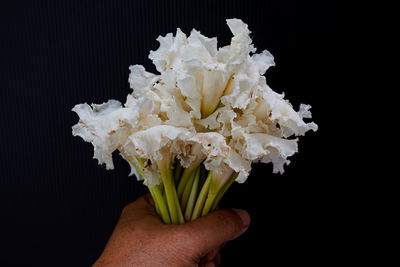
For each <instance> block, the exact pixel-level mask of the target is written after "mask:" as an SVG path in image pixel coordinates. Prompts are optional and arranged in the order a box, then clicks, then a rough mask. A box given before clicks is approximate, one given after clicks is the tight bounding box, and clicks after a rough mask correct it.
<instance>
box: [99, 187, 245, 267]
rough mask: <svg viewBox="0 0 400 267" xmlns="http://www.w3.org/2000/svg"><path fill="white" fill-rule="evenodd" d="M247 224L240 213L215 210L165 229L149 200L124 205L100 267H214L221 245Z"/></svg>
mask: <svg viewBox="0 0 400 267" xmlns="http://www.w3.org/2000/svg"><path fill="white" fill-rule="evenodd" d="M249 223H250V217H249V215H248V213H247V212H246V211H244V210H237V209H229V210H217V211H215V212H213V213H210V214H208V215H206V216H204V217H201V218H199V219H197V220H195V221H193V222H190V223H186V224H184V225H166V224H164V223H162V222H161V221H160V219H159V217H158V215H157V213H156V212H155V211H154V202H153V200H152V198H151V196H150V195H149V194H148V195H145V196H143V197H141V198H139V199H138V200H136V201H135V202H133V203H131V204H129V205H127V206H126V207H125V208H124V209H123V211H122V214H121V217H120V219H119V221H118V223H117V225H116V227H115V229H114V232H113V233H112V235H111V237H110V239H109V241H108V243H107V245H106V247H105V249H104V251H103V253H102V255H101V256H100V258H99V259H98V260H97V261H96V262H95V263H94V265H93V266H94V267H100V266H121V267H122V266H218V265H219V263H220V260H221V256H220V253H219V252H220V249H221V248H222V246H223V245H224V244H225V242H227V241H229V240H232V239H235V238H236V237H238V236H240V235H241V234H243V233H244V232H245V231H246V230H247V228H248V226H249Z"/></svg>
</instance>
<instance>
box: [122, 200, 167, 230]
mask: <svg viewBox="0 0 400 267" xmlns="http://www.w3.org/2000/svg"><path fill="white" fill-rule="evenodd" d="M148 219H150V220H151V221H155V222H157V223H161V220H160V218H159V216H158V215H157V213H156V211H155V208H154V201H153V199H152V197H151V195H150V194H146V195H144V196H142V197H140V198H138V199H137V200H136V201H134V202H132V203H130V204H128V205H126V206H125V207H124V209H123V210H122V213H121V217H120V222H121V221H123V222H129V223H130V224H132V223H133V222H134V221H146V220H148Z"/></svg>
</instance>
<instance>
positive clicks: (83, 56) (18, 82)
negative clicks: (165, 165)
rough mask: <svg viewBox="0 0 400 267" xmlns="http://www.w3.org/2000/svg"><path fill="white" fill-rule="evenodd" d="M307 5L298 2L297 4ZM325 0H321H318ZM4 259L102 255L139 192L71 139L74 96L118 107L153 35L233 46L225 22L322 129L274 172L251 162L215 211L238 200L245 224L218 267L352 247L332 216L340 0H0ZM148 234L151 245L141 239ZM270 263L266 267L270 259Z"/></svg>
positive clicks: (315, 256)
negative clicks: (241, 26) (240, 29)
mask: <svg viewBox="0 0 400 267" xmlns="http://www.w3.org/2000/svg"><path fill="white" fill-rule="evenodd" d="M303 2H307V3H303ZM320 2H322V3H320ZM0 5H1V13H0V15H1V16H0V19H1V43H0V46H1V47H0V51H1V63H0V64H1V65H0V66H1V68H0V85H1V88H0V99H1V113H0V119H1V121H0V125H1V131H0V134H1V138H0V140H1V141H2V143H1V145H0V147H1V154H0V156H1V161H0V167H1V174H0V175H1V179H0V208H1V209H0V224H1V227H0V236H1V243H2V246H3V248H2V249H1V250H0V251H1V252H0V255H1V257H0V265H1V266H13V265H16V266H89V265H91V264H92V263H93V262H94V261H95V260H96V259H97V257H98V256H99V255H100V253H101V252H102V249H103V248H104V245H105V243H106V242H107V240H108V237H109V236H110V234H111V231H112V229H113V227H114V225H115V223H116V221H117V219H118V216H119V214H120V211H121V209H122V208H123V206H124V205H126V204H127V203H129V202H132V201H134V200H135V199H136V198H137V197H139V196H140V195H142V194H144V193H145V192H146V188H145V187H144V186H143V185H142V184H141V183H140V182H137V181H136V180H135V178H133V177H128V173H129V166H128V164H126V162H125V161H124V160H122V159H121V158H120V157H119V156H118V155H117V154H115V157H114V162H115V170H112V171H106V170H105V168H104V167H103V166H99V165H98V164H97V160H94V159H92V156H93V147H92V145H91V144H89V143H85V142H84V141H83V140H82V139H81V138H78V137H73V136H72V134H71V126H72V125H74V124H75V123H76V122H77V120H78V117H77V115H76V114H75V113H73V112H71V108H72V107H73V106H74V105H75V104H78V103H84V102H88V103H102V102H105V101H107V100H108V99H117V100H120V101H121V102H124V101H125V99H126V95H127V94H128V93H130V92H131V90H130V89H129V85H128V82H127V80H128V74H129V70H128V67H129V66H130V65H133V64H142V65H144V66H145V68H146V69H147V70H148V71H151V72H154V73H155V72H156V70H155V67H154V66H153V65H152V64H151V61H150V60H149V59H148V58H147V57H148V53H149V51H150V50H155V49H157V47H158V42H157V41H156V40H155V39H156V38H157V37H158V35H165V34H166V33H169V32H173V33H175V31H176V28H177V27H180V28H181V29H182V31H183V32H185V33H186V34H189V33H190V30H191V29H192V28H195V29H197V30H199V31H201V33H203V34H204V35H206V36H208V37H214V36H217V37H218V42H219V46H224V45H227V44H229V41H230V38H231V34H230V31H229V28H228V27H227V25H226V23H225V19H227V18H235V17H236V18H240V19H242V20H243V21H244V22H246V23H247V24H248V25H249V29H250V30H251V31H252V37H253V42H254V44H255V46H256V47H257V48H258V51H262V50H264V49H268V50H269V51H270V52H271V53H272V54H273V55H274V57H275V62H276V67H273V68H271V69H269V70H268V72H267V74H266V77H267V82H268V84H269V85H270V86H271V87H272V88H273V89H274V90H275V91H277V92H285V95H286V97H287V99H289V100H290V101H291V103H292V104H293V105H294V107H295V108H296V109H297V108H298V106H299V104H300V103H307V104H311V105H312V107H313V108H312V112H313V121H315V122H316V123H317V124H318V125H319V127H320V129H319V130H318V132H316V133H308V134H307V135H306V136H305V137H301V138H300V142H299V154H297V155H295V156H293V157H292V159H291V160H292V163H291V164H290V165H289V166H287V167H286V172H285V174H283V175H279V174H272V166H270V165H260V164H255V165H254V169H253V172H252V174H251V176H250V177H249V179H248V181H247V182H246V183H245V184H243V185H239V184H234V185H233V186H232V187H231V189H230V190H229V191H228V193H227V195H226V196H225V197H224V199H223V201H222V207H237V208H244V209H246V210H248V211H249V213H250V215H251V217H252V223H251V226H250V228H249V230H248V232H247V233H246V234H245V235H243V236H242V237H240V238H238V239H237V240H235V241H232V242H230V243H228V244H227V245H226V247H225V248H224V249H223V250H222V266H240V265H245V266H260V265H266V266H270V265H271V264H272V263H274V262H278V263H280V264H279V265H285V264H286V263H288V262H293V261H295V262H297V263H305V264H312V263H317V264H323V263H332V262H334V261H339V259H340V258H341V257H342V256H343V255H346V254H347V253H349V252H348V251H347V250H346V249H344V248H342V247H336V246H334V245H333V244H334V242H335V241H337V240H338V239H340V238H341V230H342V225H343V224H344V223H345V222H344V219H343V216H337V215H338V213H339V211H338V210H339V208H340V206H341V203H342V199H343V198H344V195H345V193H346V192H345V191H343V190H339V187H341V186H339V185H340V184H342V183H343V179H344V178H343V177H340V175H339V176H338V175H335V174H336V172H337V170H338V166H339V164H341V162H342V161H344V160H345V158H343V157H342V158H335V157H336V154H337V151H338V150H339V149H340V142H339V141H338V140H339V139H340V138H339V136H340V132H338V129H335V126H334V125H335V118H336V117H337V114H334V112H333V111H332V110H333V109H334V107H335V106H337V105H341V103H340V100H338V99H337V97H336V96H335V93H334V92H335V90H337V88H339V87H340V86H341V84H342V81H343V75H344V73H343V68H342V60H343V55H342V53H341V52H342V48H343V46H344V45H346V41H347V39H346V38H345V36H343V35H342V34H341V28H342V27H343V25H342V22H341V19H342V17H343V12H344V11H345V10H346V7H345V6H340V5H339V4H338V2H336V1H318V2H317V1H316V2H313V3H311V2H309V1H236V0H229V1H216V0H215V1H204V0H203V1H79V2H76V3H73V2H71V1H32V2H24V3H22V2H19V1H10V2H9V3H7V2H1V4H0ZM150 242H151V241H150ZM271 266H274V265H271Z"/></svg>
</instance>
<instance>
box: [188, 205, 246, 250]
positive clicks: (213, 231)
mask: <svg viewBox="0 0 400 267" xmlns="http://www.w3.org/2000/svg"><path fill="white" fill-rule="evenodd" d="M249 224H250V216H249V214H248V213H247V212H246V211H244V210H239V209H226V210H217V211H215V212H212V213H210V214H208V215H206V216H203V217H200V218H198V219H196V220H195V221H193V222H190V223H187V224H184V226H186V227H187V229H186V230H187V231H188V233H187V236H188V238H190V241H191V242H190V243H191V245H192V246H193V249H195V250H196V251H197V253H200V256H204V255H205V254H206V253H207V252H209V251H210V250H212V249H214V248H216V247H218V246H220V245H221V244H223V243H225V242H226V241H229V240H232V239H235V238H237V237H238V236H240V235H241V234H243V233H244V232H245V231H246V230H247V228H248V227H249Z"/></svg>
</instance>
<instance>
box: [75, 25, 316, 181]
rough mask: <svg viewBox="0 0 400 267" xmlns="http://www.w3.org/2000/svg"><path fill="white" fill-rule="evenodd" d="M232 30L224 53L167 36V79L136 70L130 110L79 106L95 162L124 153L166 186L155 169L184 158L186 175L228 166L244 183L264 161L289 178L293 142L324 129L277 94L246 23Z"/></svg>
mask: <svg viewBox="0 0 400 267" xmlns="http://www.w3.org/2000/svg"><path fill="white" fill-rule="evenodd" d="M227 24H228V26H229V28H230V30H231V32H232V34H233V37H232V39H231V42H230V45H228V46H225V47H220V48H218V44H217V38H215V37H214V38H208V37H206V36H204V35H202V34H201V33H200V32H199V31H197V30H192V31H191V33H190V35H189V36H188V37H187V36H186V35H185V34H184V33H183V32H182V31H181V30H180V29H179V28H178V29H177V31H176V34H175V36H174V35H173V34H172V33H168V34H167V35H165V36H159V37H158V38H157V41H158V42H159V43H160V46H159V48H158V49H157V50H155V51H150V55H149V58H150V59H151V60H152V62H153V64H154V65H155V66H156V69H157V71H158V72H159V73H160V74H153V73H150V72H147V71H146V70H145V68H144V67H143V66H141V65H133V66H131V67H130V68H129V69H130V71H131V72H130V75H129V83H130V87H131V88H132V89H133V92H132V94H129V95H128V97H127V100H126V103H125V106H124V107H122V106H121V104H120V103H119V102H118V101H115V100H110V101H109V102H107V103H105V104H102V105H92V106H93V109H92V108H90V107H89V106H88V105H87V104H80V105H77V106H75V107H74V109H73V110H74V111H75V112H77V113H78V115H79V116H80V122H79V123H78V124H77V125H75V126H74V127H73V134H74V135H79V136H81V137H82V138H83V139H84V140H85V141H87V142H91V143H92V144H93V145H94V148H95V155H94V157H95V158H97V159H98V160H99V163H106V166H107V169H112V168H113V163H112V158H111V154H112V152H113V151H114V150H116V149H119V150H120V151H121V150H122V151H123V153H122V152H121V153H122V154H123V156H124V158H125V159H126V160H127V161H128V162H130V164H132V163H133V165H137V164H138V162H136V163H135V160H137V159H138V158H143V159H149V160H150V161H151V162H153V165H152V166H151V167H147V168H146V171H147V172H151V174H149V175H148V176H150V177H156V178H154V179H153V178H150V179H149V180H148V181H146V180H145V182H146V183H148V184H157V183H158V182H159V181H161V180H160V179H159V174H156V173H157V170H156V169H154V168H156V167H155V164H154V162H159V161H160V160H161V161H162V160H163V157H164V158H165V157H168V162H170V161H173V160H174V159H175V158H177V159H178V160H179V161H180V163H181V165H182V166H183V167H185V168H188V167H193V168H194V166H197V165H198V164H200V162H202V161H204V162H203V164H204V166H205V167H206V169H208V170H212V171H214V172H215V173H219V172H221V170H223V169H225V168H227V167H228V168H230V169H231V170H233V171H234V172H236V173H238V176H237V179H236V180H237V181H239V182H243V181H245V179H246V178H247V177H248V175H249V173H250V170H251V163H252V162H256V161H262V162H265V163H268V162H272V164H273V165H274V169H273V170H274V172H281V173H282V172H283V171H284V165H285V164H289V162H290V161H289V160H288V158H289V157H290V156H292V155H293V154H294V153H296V152H297V141H298V140H297V139H293V137H291V136H293V135H295V136H300V135H304V134H305V133H306V132H307V131H309V130H313V131H316V130H317V129H318V127H317V125H316V124H315V123H313V122H309V123H306V122H304V121H303V119H304V118H311V112H310V108H311V106H310V105H304V104H301V105H300V109H299V111H297V112H296V111H295V110H294V109H293V107H292V106H291V104H290V103H289V102H288V101H287V100H286V99H284V94H278V93H276V92H274V91H273V90H272V89H271V88H270V87H269V86H268V85H267V83H266V79H265V77H264V76H263V75H264V74H265V72H266V71H267V70H268V68H269V67H271V66H274V65H275V63H274V58H273V56H272V55H271V53H269V52H268V51H267V50H264V51H262V52H261V53H255V52H256V49H255V47H254V45H253V44H252V40H251V38H250V33H251V32H250V31H249V29H248V26H247V24H245V23H243V22H242V21H241V20H239V19H228V20H227ZM288 138H292V139H288ZM166 150H168V151H167V152H166ZM133 165H132V166H133ZM132 170H133V171H134V169H132ZM143 171H144V169H143ZM136 176H138V177H139V176H140V174H139V173H136Z"/></svg>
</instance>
